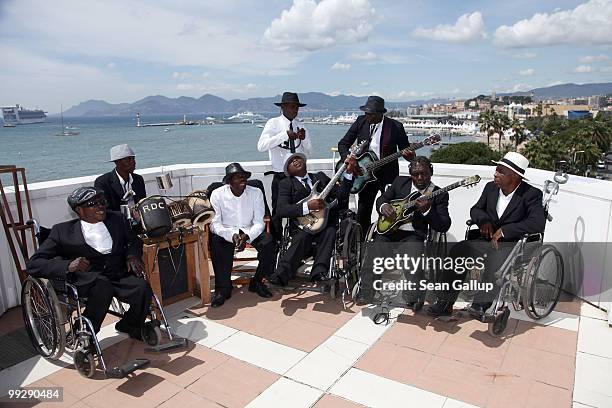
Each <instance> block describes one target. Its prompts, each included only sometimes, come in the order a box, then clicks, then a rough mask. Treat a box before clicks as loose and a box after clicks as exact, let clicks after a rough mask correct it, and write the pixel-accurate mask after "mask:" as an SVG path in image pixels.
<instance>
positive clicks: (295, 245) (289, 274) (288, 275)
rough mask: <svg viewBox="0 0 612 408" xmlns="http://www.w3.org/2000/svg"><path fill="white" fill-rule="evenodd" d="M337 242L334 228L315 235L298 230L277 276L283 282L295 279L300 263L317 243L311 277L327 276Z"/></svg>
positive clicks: (277, 268) (279, 263) (281, 261)
mask: <svg viewBox="0 0 612 408" xmlns="http://www.w3.org/2000/svg"><path fill="white" fill-rule="evenodd" d="M333 225H335V223H334V224H333ZM335 240H336V227H333V226H328V227H326V228H325V229H324V230H323V231H321V232H319V233H318V234H314V235H313V234H309V233H307V232H305V231H302V230H297V232H296V233H295V234H294V235H293V237H292V238H291V245H290V246H289V248H288V249H287V252H285V254H284V256H283V257H282V258H281V259H280V260H279V262H278V266H277V267H276V272H275V275H276V276H278V277H279V278H280V279H281V280H282V281H283V282H288V281H289V280H291V279H293V278H295V275H296V273H297V268H298V267H299V265H300V262H301V261H302V260H303V259H304V258H306V256H307V255H308V254H309V252H310V251H311V249H312V244H313V243H315V242H316V244H317V248H316V252H315V256H314V263H313V265H312V270H311V272H310V274H311V276H315V275H318V274H320V275H321V276H327V275H328V271H329V263H330V261H331V256H332V252H333V250H334V242H335Z"/></svg>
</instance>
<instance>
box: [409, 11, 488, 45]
mask: <svg viewBox="0 0 612 408" xmlns="http://www.w3.org/2000/svg"><path fill="white" fill-rule="evenodd" d="M412 35H413V36H414V37H417V38H426V39H429V40H435V41H446V42H453V43H461V42H469V41H475V40H480V39H482V38H486V37H487V34H486V33H485V31H484V22H483V20H482V14H480V12H479V11H475V12H474V13H472V14H468V13H466V14H463V15H462V16H460V17H459V18H458V19H457V21H456V22H455V24H454V25H450V24H439V25H437V26H436V27H434V28H421V27H419V28H417V29H416V30H414V31H413V33H412Z"/></svg>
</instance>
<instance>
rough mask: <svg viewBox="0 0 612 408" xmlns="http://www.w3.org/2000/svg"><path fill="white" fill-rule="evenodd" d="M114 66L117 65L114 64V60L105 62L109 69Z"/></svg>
mask: <svg viewBox="0 0 612 408" xmlns="http://www.w3.org/2000/svg"><path fill="white" fill-rule="evenodd" d="M116 66H117V65H116V64H115V63H114V62H109V63H108V64H106V68H109V69H113V68H115V67H116Z"/></svg>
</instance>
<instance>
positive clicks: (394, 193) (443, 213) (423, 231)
mask: <svg viewBox="0 0 612 408" xmlns="http://www.w3.org/2000/svg"><path fill="white" fill-rule="evenodd" d="M439 189H440V187H437V186H436V187H434V189H433V191H436V190H439ZM411 192H412V179H411V178H410V177H409V176H399V177H397V178H396V179H395V180H394V181H393V183H392V184H391V186H389V188H388V189H387V190H385V192H384V193H383V194H382V195H381V196H380V197H378V200H376V211H378V213H379V214H380V207H381V206H382V205H383V204H384V203H388V202H390V201H391V200H397V199H399V198H405V197H407V196H408V195H409V194H410V193H411ZM412 226H413V228H414V231H415V232H416V233H418V234H419V235H421V236H422V237H423V239H425V237H426V236H427V227H428V226H430V227H431V228H432V229H434V230H436V231H438V232H447V231H448V229H449V228H450V226H451V219H450V215H449V214H448V193H442V194H440V195H439V196H436V197H434V199H433V200H432V203H431V209H430V210H429V212H428V213H427V215H425V216H424V215H423V214H421V213H420V212H419V211H415V212H414V216H413V221H412Z"/></svg>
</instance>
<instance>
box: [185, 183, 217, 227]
mask: <svg viewBox="0 0 612 408" xmlns="http://www.w3.org/2000/svg"><path fill="white" fill-rule="evenodd" d="M185 200H186V201H187V204H188V205H189V208H191V211H192V213H193V218H192V222H193V225H194V226H195V227H200V228H204V225H206V224H208V223H210V222H211V221H212V219H213V217H214V216H215V210H214V209H213V207H212V205H211V204H210V200H209V198H208V191H207V190H196V191H192V192H191V193H189V194H187V198H186V199H185Z"/></svg>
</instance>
